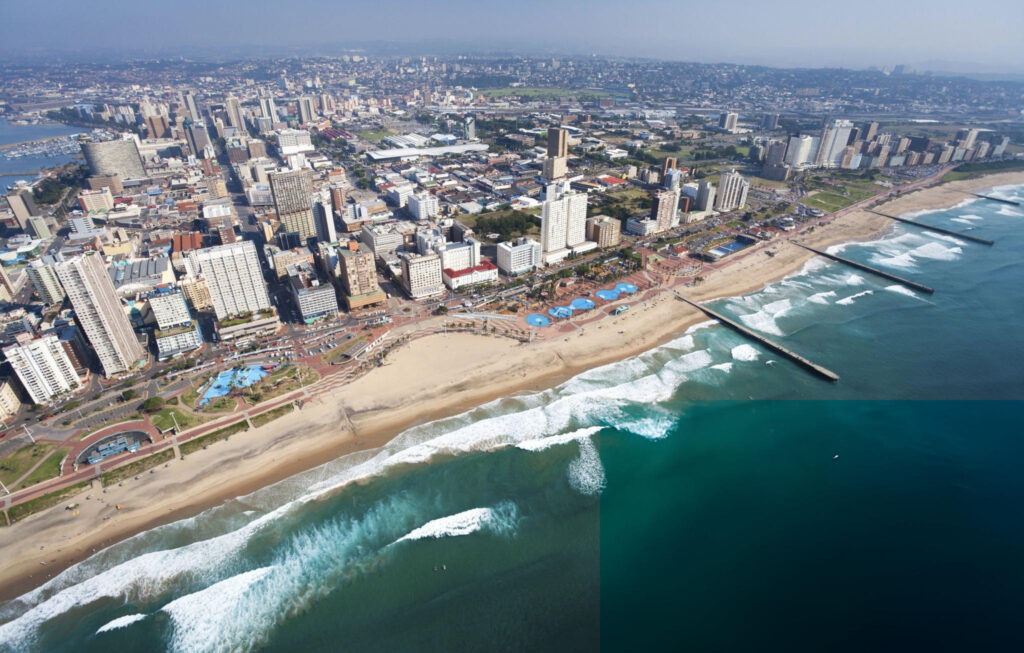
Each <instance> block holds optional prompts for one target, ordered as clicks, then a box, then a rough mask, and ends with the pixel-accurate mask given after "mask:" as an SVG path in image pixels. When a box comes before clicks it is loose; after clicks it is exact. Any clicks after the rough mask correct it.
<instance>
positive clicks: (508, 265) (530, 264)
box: [498, 236, 541, 277]
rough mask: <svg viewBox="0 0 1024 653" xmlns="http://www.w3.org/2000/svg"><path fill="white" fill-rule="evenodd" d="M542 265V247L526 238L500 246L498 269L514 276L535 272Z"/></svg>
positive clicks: (500, 244)
mask: <svg viewBox="0 0 1024 653" xmlns="http://www.w3.org/2000/svg"><path fill="white" fill-rule="evenodd" d="M540 264H541V245H540V243H538V242H537V241H536V240H533V239H532V238H527V237H525V236H523V237H521V238H517V239H516V240H514V241H510V242H505V243H499V244H498V269H500V270H501V271H502V272H504V273H505V274H507V275H508V276H510V277H511V276H514V275H517V274H524V273H527V272H533V271H534V270H536V269H537V268H538V267H540Z"/></svg>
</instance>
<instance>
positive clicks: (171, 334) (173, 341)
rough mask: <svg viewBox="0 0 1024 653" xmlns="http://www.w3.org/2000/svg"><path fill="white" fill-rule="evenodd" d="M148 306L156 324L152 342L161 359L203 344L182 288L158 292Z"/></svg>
mask: <svg viewBox="0 0 1024 653" xmlns="http://www.w3.org/2000/svg"><path fill="white" fill-rule="evenodd" d="M149 307H150V309H151V310H152V311H153V317H154V318H155V319H156V324H157V328H156V329H155V330H154V331H153V339H154V340H155V341H156V349H157V357H158V358H160V359H161V360H164V359H167V358H170V357H171V356H174V355H176V354H180V353H182V352H186V351H193V350H195V349H198V348H199V347H201V346H202V345H203V336H202V333H201V332H200V330H199V323H198V322H197V321H195V320H194V319H192V313H191V312H190V311H189V310H188V304H186V303H185V295H184V293H183V292H182V291H181V289H179V288H171V289H157V290H156V291H154V292H153V293H151V294H150V296H149Z"/></svg>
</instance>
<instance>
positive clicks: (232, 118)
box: [224, 95, 245, 134]
mask: <svg viewBox="0 0 1024 653" xmlns="http://www.w3.org/2000/svg"><path fill="white" fill-rule="evenodd" d="M224 112H225V113H226V114H228V124H229V125H231V126H232V127H234V128H235V129H237V130H238V131H239V132H241V133H242V134H244V133H245V118H244V117H243V116H242V103H241V102H239V100H238V98H236V97H235V96H234V95H229V96H228V97H227V99H226V100H224Z"/></svg>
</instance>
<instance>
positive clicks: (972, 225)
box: [950, 218, 974, 228]
mask: <svg viewBox="0 0 1024 653" xmlns="http://www.w3.org/2000/svg"><path fill="white" fill-rule="evenodd" d="M950 220H952V221H953V222H959V223H960V224H965V225H968V226H970V227H972V228H973V227H974V222H973V221H971V220H968V219H967V218H950Z"/></svg>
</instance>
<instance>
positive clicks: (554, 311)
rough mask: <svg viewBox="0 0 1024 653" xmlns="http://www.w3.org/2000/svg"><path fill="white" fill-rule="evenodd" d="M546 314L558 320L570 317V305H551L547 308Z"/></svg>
mask: <svg viewBox="0 0 1024 653" xmlns="http://www.w3.org/2000/svg"><path fill="white" fill-rule="evenodd" d="M548 315H550V316H551V317H556V318H558V319H560V320H564V319H566V318H569V317H572V307H570V306H553V307H551V308H549V309H548Z"/></svg>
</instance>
